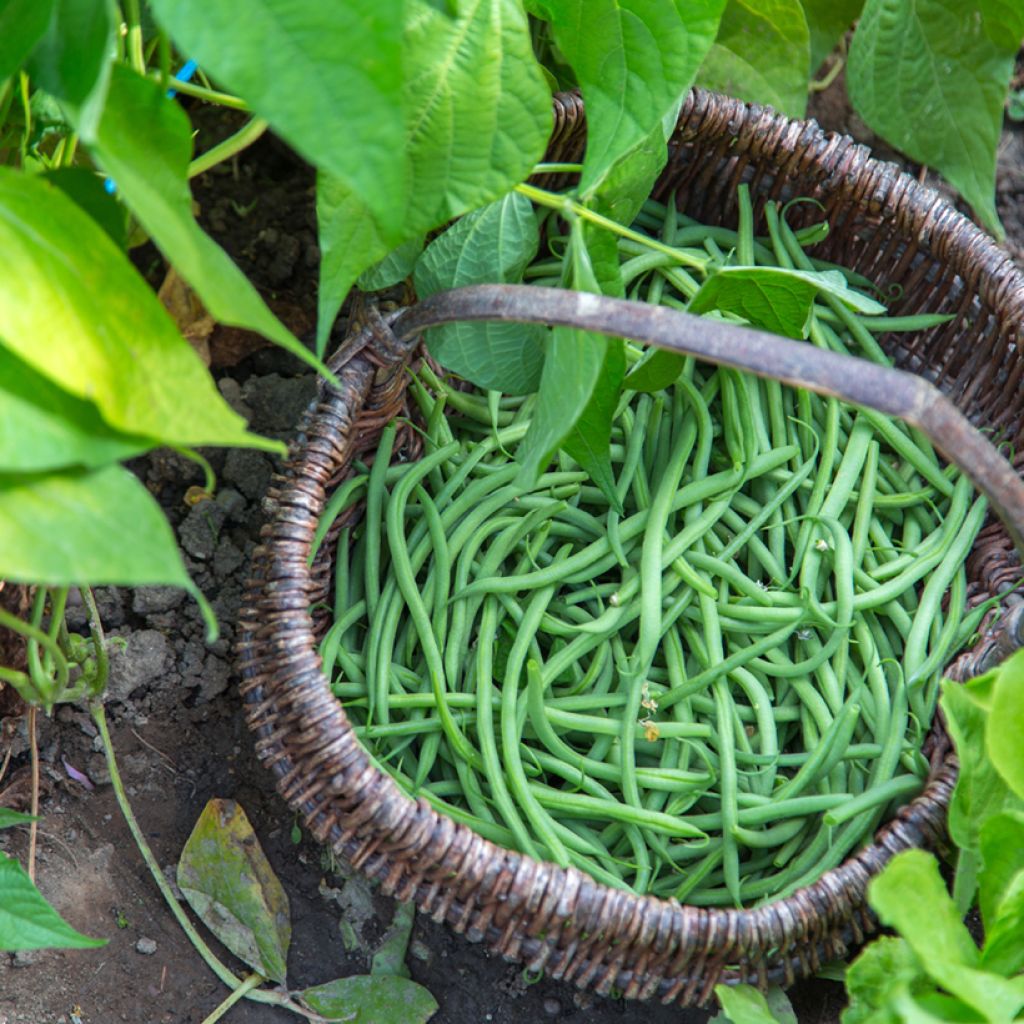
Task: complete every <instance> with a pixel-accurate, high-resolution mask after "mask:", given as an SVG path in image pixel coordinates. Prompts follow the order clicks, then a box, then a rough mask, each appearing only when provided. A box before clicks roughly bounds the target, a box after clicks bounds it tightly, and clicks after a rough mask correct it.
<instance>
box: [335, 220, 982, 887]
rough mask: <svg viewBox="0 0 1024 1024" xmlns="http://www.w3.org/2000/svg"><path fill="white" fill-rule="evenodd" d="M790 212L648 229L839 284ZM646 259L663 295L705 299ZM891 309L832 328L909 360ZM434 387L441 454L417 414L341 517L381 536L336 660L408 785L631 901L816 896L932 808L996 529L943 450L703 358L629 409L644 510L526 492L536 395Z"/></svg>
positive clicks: (548, 485) (345, 539) (569, 490)
mask: <svg viewBox="0 0 1024 1024" xmlns="http://www.w3.org/2000/svg"><path fill="white" fill-rule="evenodd" d="M768 223H769V228H770V236H769V237H768V238H766V239H759V240H754V239H753V237H752V232H751V231H750V226H749V210H748V211H747V218H746V225H745V226H744V224H743V222H742V221H741V230H740V232H739V233H735V232H728V231H726V230H725V229H722V228H715V229H708V228H703V227H699V226H697V225H694V224H693V223H692V222H690V221H687V220H686V218H683V217H681V216H676V215H675V214H674V213H672V212H671V211H667V210H666V209H665V208H664V207H661V206H659V205H658V204H654V203H649V204H648V205H647V206H646V207H645V209H644V211H643V213H642V214H641V215H640V217H639V219H638V222H637V225H636V226H637V227H639V228H642V229H644V230H647V231H649V232H652V233H655V234H657V236H658V237H659V238H660V239H661V240H662V241H663V242H664V243H665V244H668V245H672V246H677V245H678V246H681V247H684V248H685V247H687V246H697V247H699V253H701V254H703V256H704V257H705V258H707V259H709V260H710V261H712V262H714V261H723V260H726V259H730V258H731V259H733V260H736V259H739V261H741V262H743V261H746V262H749V263H751V264H753V263H757V264H768V265H774V266H778V265H784V266H794V265H795V266H798V267H803V268H804V269H811V270H814V269H817V268H819V266H820V265H818V264H815V263H814V262H813V261H811V260H810V259H809V258H808V257H807V256H806V254H805V253H804V251H803V248H802V246H801V243H802V242H803V243H806V242H808V241H809V240H811V234H813V233H805V234H804V235H803V236H798V235H796V234H794V233H793V232H792V231H790V230H789V228H788V227H787V226H786V224H785V221H784V218H783V217H781V216H780V215H779V211H777V210H776V209H775V208H774V207H772V208H770V209H769V211H768ZM621 252H622V259H623V269H624V275H625V276H626V278H627V282H628V287H629V289H630V291H631V293H632V294H634V295H636V296H638V297H640V298H646V299H648V300H650V301H657V302H666V303H668V304H674V303H676V304H679V305H685V302H686V300H687V298H688V296H689V295H692V293H693V291H694V289H695V287H698V286H699V279H698V278H697V277H694V276H693V275H692V274H691V273H690V271H688V270H685V269H683V267H682V264H681V262H680V261H678V260H677V261H676V262H672V261H670V260H667V259H665V258H664V256H663V254H661V253H656V254H653V256H657V257H658V258H657V259H655V258H653V256H652V254H650V253H643V252H639V253H638V252H637V251H636V247H635V243H633V242H630V241H628V240H627V241H625V242H624V243H623V245H622V246H621ZM694 253H695V254H697V253H698V248H695V249H694ZM639 261H642V262H639ZM696 264H697V260H696V258H694V259H693V260H691V261H690V266H691V267H693V266H696ZM544 276H545V265H544V264H540V265H539V269H538V270H537V272H536V273H535V274H534V277H535V278H536V279H540V280H543V279H544ZM850 280H851V281H854V282H856V278H854V277H853V276H852V275H851V277H850ZM872 319H874V320H877V319H878V318H862V317H859V316H857V315H855V314H853V313H851V312H850V311H849V310H848V309H847V308H846V307H845V306H843V305H841V304H840V303H838V302H834V301H830V300H829V299H828V298H823V299H822V300H821V301H820V302H819V303H818V305H817V306H816V307H815V311H814V317H813V324H812V328H811V333H810V342H809V343H810V344H814V345H818V346H821V347H825V348H831V349H834V350H836V351H841V352H850V353H854V354H856V355H859V356H861V357H863V358H868V359H874V360H880V361H887V360H886V357H885V355H884V354H883V352H882V350H881V348H880V347H879V345H878V343H877V342H876V340H875V338H874V336H873V334H872V331H873V330H875V329H878V328H879V326H880V325H879V324H878V323H872V322H871V320H872ZM929 322H930V323H933V322H934V320H931V321H929ZM922 324H923V321H920V320H908V319H903V320H899V319H895V318H886V321H885V323H884V325H882V326H884V329H886V330H898V329H913V328H915V327H917V326H920V325H922ZM645 358H648V356H647V355H646V354H645V353H643V352H642V351H641V350H640V349H639V348H635V349H634V348H630V350H629V359H630V361H631V362H632V363H633V364H636V363H638V362H639V361H641V360H643V359H645ZM410 391H411V394H412V396H413V398H414V399H415V402H416V404H417V405H418V409H419V413H420V416H421V418H420V419H418V420H417V425H418V426H417V429H419V430H420V431H421V432H422V434H423V435H424V438H425V452H424V454H423V456H422V457H421V458H420V459H418V460H416V461H402V459H401V458H400V457H399V458H396V456H400V455H401V453H398V452H395V451H393V448H394V444H395V437H396V429H395V425H394V424H392V425H390V426H389V427H388V428H386V429H385V431H384V433H383V435H382V438H381V442H380V447H379V450H378V451H377V453H376V457H375V459H374V461H373V463H372V467H371V468H368V469H367V468H366V467H361V466H357V468H356V470H355V471H354V474H353V475H352V476H351V477H350V479H348V480H347V481H346V482H345V483H344V484H343V485H341V487H340V488H339V489H338V490H337V491H336V492H335V494H334V495H333V496H332V498H331V501H330V502H329V505H328V508H327V510H326V512H325V515H324V517H323V520H322V522H321V524H320V525H321V529H320V535H321V537H322V536H323V535H324V534H325V533H326V531H327V528H328V526H329V525H330V523H332V522H333V521H334V520H335V519H336V518H337V517H338V516H339V515H342V514H344V515H345V516H346V520H345V521H349V525H347V526H345V527H344V528H343V529H342V530H341V532H340V536H339V537H338V542H337V562H336V578H335V621H334V624H333V625H332V627H331V629H330V630H329V632H328V633H327V635H326V637H325V639H324V641H323V644H322V649H321V653H322V657H323V661H324V668H325V671H326V672H327V673H328V676H329V678H331V679H332V686H333V689H334V692H335V694H336V695H337V696H338V697H339V698H340V699H341V700H342V702H343V704H344V706H345V708H346V711H347V713H348V715H349V717H350V719H351V720H352V721H353V723H354V725H355V727H356V729H357V732H358V734H359V736H360V737H361V739H362V742H363V743H364V745H365V746H366V748H367V750H368V751H369V752H370V754H371V756H372V757H373V758H374V759H375V761H376V763H378V764H379V766H380V767H381V768H382V769H383V770H385V771H387V772H388V773H390V774H391V776H392V777H393V778H394V779H395V780H396V781H397V782H398V784H399V785H400V786H401V787H402V788H403V789H404V790H405V791H406V792H408V793H409V794H410V795H415V796H424V797H426V798H427V799H428V800H429V801H430V802H431V803H432V804H433V805H434V806H435V807H436V808H437V809H438V810H440V811H442V812H443V813H445V814H448V815H449V816H451V817H452V818H454V819H456V820H457V821H461V822H464V823H466V824H468V825H470V826H471V827H472V828H474V829H475V830H476V831H477V832H478V833H479V834H481V835H483V836H485V837H486V838H488V839H491V840H493V841H494V842H496V843H500V844H501V845H503V846H506V847H510V848H515V849H518V850H520V851H523V852H524V853H527V854H529V855H531V856H533V857H537V858H540V859H544V860H550V861H553V862H555V863H557V864H560V865H570V864H571V865H575V866H577V867H578V868H580V869H581V870H583V871H586V872H587V873H589V874H590V875H591V876H592V877H594V878H595V879H597V880H598V881H600V882H604V883H606V884H608V885H611V886H616V887H620V888H625V889H629V890H632V891H635V892H638V893H653V894H655V895H657V896H661V897H674V898H676V899H678V900H681V901H684V902H688V903H691V904H698V905H736V906H739V905H750V904H752V903H757V902H759V901H763V900H766V899H769V898H773V897H777V896H780V895H785V894H788V893H790V892H792V891H793V890H794V889H796V888H798V887H800V886H802V885H806V884H808V883H810V882H811V881H813V880H814V879H815V878H816V877H818V876H819V875H820V874H821V873H822V872H823V871H824V870H826V869H828V868H830V867H833V866H835V865H837V864H838V863H840V862H841V861H842V860H843V859H844V858H845V857H846V856H847V855H848V854H849V853H850V852H851V851H853V850H854V849H856V848H857V846H858V845H859V844H861V843H862V842H864V841H865V839H866V838H867V837H869V836H870V834H871V832H872V831H873V829H874V828H875V827H876V826H877V824H878V823H879V821H880V819H881V818H882V816H883V814H885V813H886V812H887V810H888V809H889V808H891V807H892V806H893V805H894V803H902V802H905V801H906V800H908V799H909V798H911V797H912V796H914V795H915V794H916V793H918V792H919V791H920V789H921V788H922V785H923V780H924V778H925V776H926V773H927V764H926V762H925V759H924V758H923V757H922V755H921V753H920V744H921V742H922V740H923V738H924V735H925V733H926V732H927V730H928V727H929V724H930V722H931V719H932V715H933V712H934V709H935V701H936V692H937V685H938V680H939V677H940V674H941V669H942V667H943V665H944V664H945V663H946V662H947V660H948V659H949V658H950V656H951V655H952V653H953V652H954V651H955V650H956V649H957V648H958V647H960V646H962V645H963V644H964V642H965V641H966V639H967V638H968V637H969V636H970V634H971V633H972V632H973V631H974V630H975V629H976V628H977V625H978V622H979V620H980V616H981V614H982V612H981V610H978V611H975V612H972V613H971V614H970V615H965V611H964V610H965V606H966V589H967V582H966V576H965V572H964V563H965V560H966V556H967V553H968V552H969V550H970V547H971V545H972V543H973V541H974V538H975V536H976V534H977V532H978V530H979V529H980V527H981V524H982V521H983V518H984V515H985V505H984V502H983V500H982V499H980V498H976V497H975V496H974V494H973V492H972V489H971V487H970V484H969V483H968V481H967V480H966V479H965V478H963V477H961V476H958V475H957V474H956V473H955V472H954V471H953V470H952V469H951V468H950V467H945V466H944V465H943V464H942V463H941V462H940V461H939V459H938V458H937V457H936V455H935V454H934V452H933V451H932V449H931V447H930V446H929V444H928V443H927V441H926V440H925V439H924V438H923V437H922V436H921V435H919V434H917V433H916V432H915V431H912V430H909V429H908V428H906V427H905V426H903V425H902V424H900V423H898V422H894V421H891V420H888V419H887V418H885V417H884V416H881V415H878V414H876V413H874V412H871V411H868V410H864V409H858V408H854V407H851V406H847V405H844V404H843V403H841V402H839V401H837V400H834V399H830V398H823V397H819V396H816V395H813V394H810V393H808V392H804V391H800V390H795V389H790V388H786V387H783V386H781V385H779V384H778V383H777V382H773V381H765V380H760V379H757V378H755V377H752V376H748V375H744V374H740V373H738V372H736V371H733V370H729V369H719V368H716V367H712V366H707V365H704V364H700V363H697V362H695V361H693V360H687V361H686V363H685V367H684V369H683V371H682V372H681V374H680V376H679V378H678V379H677V381H676V383H675V384H674V385H673V386H671V387H670V388H668V389H667V390H665V391H663V392H661V393H657V394H637V393H634V392H630V391H627V392H625V393H624V394H623V396H622V400H621V402H620V406H619V409H618V412H617V416H616V419H615V424H614V429H613V434H612V445H611V455H612V463H613V469H614V472H615V479H616V495H617V497H618V499H619V502H621V506H622V508H621V511H620V510H617V509H616V508H615V507H613V506H612V504H611V503H610V502H609V500H608V498H607V497H606V496H605V495H604V494H603V493H602V492H601V490H600V489H598V488H597V487H596V486H594V485H593V483H592V482H591V481H590V480H589V479H588V477H587V475H586V474H585V473H583V472H581V471H580V469H579V467H578V466H576V465H575V464H574V463H573V462H571V460H569V459H568V457H567V456H564V455H562V456H559V458H558V459H557V460H556V462H555V463H554V464H553V465H552V466H551V467H549V470H548V472H546V473H544V474H543V475H542V476H541V477H540V479H539V480H538V481H537V483H536V485H535V486H534V487H532V488H531V489H530V490H528V491H524V490H523V489H522V488H520V487H518V486H517V485H516V483H515V478H516V476H517V473H518V466H517V464H516V463H515V461H514V458H513V456H512V455H511V454H510V453H512V452H514V449H515V445H516V444H517V442H518V441H519V440H520V439H521V438H522V437H523V435H524V434H525V432H526V430H527V427H528V425H529V422H530V416H531V413H532V410H533V408H534V399H533V398H532V397H526V398H523V397H511V396H503V395H499V394H497V393H490V394H486V395H484V394H479V393H474V392H467V391H464V390H461V389H459V388H457V387H455V386H453V385H452V383H451V382H449V381H447V380H444V379H439V378H438V377H437V376H436V375H435V374H434V373H433V372H432V371H431V369H430V367H429V366H427V365H424V366H423V367H422V369H421V370H420V371H419V373H418V374H416V375H413V376H412V378H411V383H410ZM356 510H361V511H360V512H359V513H358V515H356V514H355V513H356Z"/></svg>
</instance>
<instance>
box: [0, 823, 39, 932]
mask: <svg viewBox="0 0 1024 1024" xmlns="http://www.w3.org/2000/svg"><path fill="white" fill-rule="evenodd" d="M35 820H36V819H35V818H33V817H32V815H31V814H21V813H19V812H18V811H12V810H11V809H10V808H9V807H0V828H13V827H14V826H15V825H28V824H31V823H32V822H33V821H35ZM2 948H3V947H2V946H0V949H2Z"/></svg>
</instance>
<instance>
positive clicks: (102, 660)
mask: <svg viewBox="0 0 1024 1024" xmlns="http://www.w3.org/2000/svg"><path fill="white" fill-rule="evenodd" d="M80 592H81V595H82V601H83V602H84V603H85V610H86V613H87V616H88V621H89V635H90V636H91V637H92V645H93V647H94V648H95V650H96V675H95V676H94V677H93V679H92V681H91V682H90V684H89V692H90V694H92V695H93V696H95V697H98V696H99V695H100V694H102V693H103V691H104V690H105V689H106V688H107V678H108V676H109V675H110V655H109V654H107V638H106V636H105V634H104V632H103V622H102V620H101V619H100V610H99V608H98V607H97V606H96V597H95V595H94V594H93V592H92V587H82V588H81V591H80Z"/></svg>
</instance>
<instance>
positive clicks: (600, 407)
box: [562, 338, 626, 512]
mask: <svg viewBox="0 0 1024 1024" xmlns="http://www.w3.org/2000/svg"><path fill="white" fill-rule="evenodd" d="M625 376H626V346H625V344H624V343H623V341H622V339H621V338H609V339H608V341H607V342H606V344H605V357H604V366H603V367H602V368H601V372H600V374H599V375H598V378H597V382H596V384H595V385H594V390H593V393H592V394H591V396H590V401H589V402H587V405H586V408H585V409H584V410H583V412H582V413H581V415H580V418H579V419H578V420H577V421H576V423H575V424H574V425H573V428H572V430H571V431H570V432H569V435H568V437H566V439H565V441H564V443H563V445H562V447H563V448H565V450H566V452H568V454H569V455H570V456H571V457H572V458H573V459H575V460H576V461H577V462H578V463H579V464H580V466H582V467H583V469H585V470H586V471H587V473H588V474H589V475H590V478H591V480H593V481H594V483H595V484H596V485H597V486H598V487H599V488H600V489H601V493H602V494H603V495H604V496H605V497H606V498H607V499H608V500H609V501H610V502H611V504H612V507H613V508H615V509H616V510H618V511H619V512H621V511H622V502H621V500H620V499H619V496H618V494H617V493H616V491H615V476H614V474H613V472H612V464H611V450H610V447H611V440H612V421H613V420H614V419H615V409H616V407H617V406H618V404H619V396H620V395H621V393H622V381H623V378H624V377H625Z"/></svg>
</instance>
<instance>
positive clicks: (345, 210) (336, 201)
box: [316, 171, 400, 356]
mask: <svg viewBox="0 0 1024 1024" xmlns="http://www.w3.org/2000/svg"><path fill="white" fill-rule="evenodd" d="M316 221H317V232H318V236H319V239H320V287H319V290H318V292H317V317H316V319H317V328H316V331H317V337H316V344H317V353H318V354H319V355H321V356H322V355H323V353H324V349H325V347H326V345H327V338H328V336H329V335H330V333H331V328H332V327H333V326H334V318H335V317H336V316H337V315H338V310H339V309H341V304H342V303H343V302H344V301H345V296H346V295H348V292H349V289H350V288H351V287H352V285H353V284H355V282H356V279H357V278H358V277H359V275H360V274H361V273H362V272H363V271H364V270H367V269H368V268H370V267H371V266H373V265H374V264H376V263H378V262H380V261H381V260H383V259H385V258H386V257H387V255H388V253H389V252H391V251H392V250H393V249H394V248H395V246H396V245H398V244H400V238H399V236H398V235H397V234H393V233H392V232H390V231H387V230H385V229H384V228H382V227H381V225H380V224H378V223H377V221H376V219H375V218H374V215H373V212H372V211H371V210H370V208H369V207H368V206H367V205H366V204H365V203H364V202H363V201H362V200H361V199H360V198H359V196H358V195H357V194H356V193H355V192H353V191H352V189H350V188H349V187H348V185H347V184H346V183H345V182H344V181H342V180H341V179H340V178H336V177H334V176H333V175H331V174H328V173H327V172H326V171H320V172H319V173H318V174H317V176H316Z"/></svg>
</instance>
